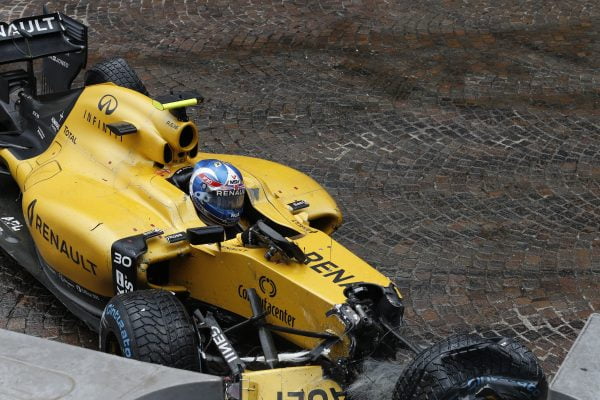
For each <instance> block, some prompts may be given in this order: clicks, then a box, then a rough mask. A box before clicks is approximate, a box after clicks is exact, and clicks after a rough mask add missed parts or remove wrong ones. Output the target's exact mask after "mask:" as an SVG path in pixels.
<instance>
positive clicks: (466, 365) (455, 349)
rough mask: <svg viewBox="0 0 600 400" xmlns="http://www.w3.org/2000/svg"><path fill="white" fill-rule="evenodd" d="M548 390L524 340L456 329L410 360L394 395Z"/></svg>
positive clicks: (422, 397)
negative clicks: (458, 333)
mask: <svg viewBox="0 0 600 400" xmlns="http://www.w3.org/2000/svg"><path fill="white" fill-rule="evenodd" d="M546 393H547V383H546V378H545V376H544V373H543V371H542V369H541V368H540V366H539V364H538V361H537V359H536V357H535V356H534V355H533V353H531V351H529V349H527V348H526V347H525V346H523V345H522V344H521V343H519V342H517V341H516V340H514V339H509V338H494V339H485V338H482V337H480V336H477V335H454V336H450V337H448V338H446V339H444V340H442V341H440V342H438V343H436V344H434V345H433V346H431V347H429V348H428V349H426V350H424V351H423V352H421V353H420V354H419V355H417V357H416V358H415V359H414V360H413V361H412V362H411V363H410V364H408V366H407V367H406V369H405V370H404V372H403V374H402V375H401V377H400V379H399V380H398V382H397V383H396V388H395V390H394V400H408V399H411V400H434V399H435V400H455V399H465V400H475V399H493V400H541V399H545V398H546Z"/></svg>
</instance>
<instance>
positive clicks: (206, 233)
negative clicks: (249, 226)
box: [187, 225, 225, 245]
mask: <svg viewBox="0 0 600 400" xmlns="http://www.w3.org/2000/svg"><path fill="white" fill-rule="evenodd" d="M187 239H188V242H189V243H190V244H192V245H199V244H211V243H221V242H223V241H224V240H225V229H224V228H223V227H222V226H219V225H214V226H202V227H200V228H190V229H188V230H187Z"/></svg>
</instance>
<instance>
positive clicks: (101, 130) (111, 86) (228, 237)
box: [0, 12, 546, 400]
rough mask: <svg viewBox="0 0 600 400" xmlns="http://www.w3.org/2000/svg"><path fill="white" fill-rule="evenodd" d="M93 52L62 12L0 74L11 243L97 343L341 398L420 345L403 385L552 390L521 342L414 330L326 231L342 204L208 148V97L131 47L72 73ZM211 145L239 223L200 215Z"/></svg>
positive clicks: (271, 387) (404, 394) (376, 280)
mask: <svg viewBox="0 0 600 400" xmlns="http://www.w3.org/2000/svg"><path fill="white" fill-rule="evenodd" d="M38 59H39V60H41V67H42V79H41V82H39V85H38V82H37V80H36V77H35V75H34V70H35V68H34V60H38ZM86 61H87V28H86V27H85V26H84V25H82V24H81V23H79V22H77V21H75V20H73V19H71V18H69V17H67V16H65V15H62V14H59V13H54V14H52V13H47V12H45V13H44V15H41V16H35V17H29V18H24V19H20V20H17V21H13V22H12V23H7V24H4V23H3V24H0V63H2V64H9V63H15V62H21V63H25V64H26V65H27V69H12V70H9V69H6V68H5V69H3V72H1V73H0V184H1V185H2V190H1V193H0V246H1V247H2V249H3V250H4V251H5V252H6V253H7V254H9V255H10V256H12V257H13V258H14V259H15V260H17V261H18V262H19V264H20V265H22V266H24V267H25V268H26V269H27V270H28V271H29V272H30V273H31V274H32V275H33V276H35V277H36V278H37V279H38V280H39V281H40V282H42V283H43V284H44V285H45V286H46V287H47V288H48V289H49V290H51V291H52V292H53V293H54V295H55V296H56V297H58V298H59V299H60V300H61V301H62V302H63V303H64V304H65V305H66V306H67V307H68V308H69V310H71V311H72V312H73V313H74V314H75V315H76V316H78V317H79V318H81V319H82V320H83V321H85V322H86V323H87V324H88V325H89V327H90V328H91V329H93V330H95V331H97V332H99V337H100V348H101V350H102V351H105V352H111V353H115V354H118V355H122V356H124V357H129V358H134V359H138V360H142V361H148V362H154V363H160V364H164V365H167V366H172V367H176V368H184V369H189V370H195V371H202V372H206V373H211V374H217V375H221V376H223V377H224V379H223V382H224V391H223V393H222V396H223V398H230V399H248V400H250V399H256V400H260V399H268V400H288V399H301V400H304V399H306V400H313V399H314V400H326V399H328V400H329V399H331V400H339V399H344V398H346V397H348V398H350V397H351V394H347V392H346V389H347V388H348V385H349V384H350V383H352V382H353V380H354V379H356V377H357V376H358V375H359V374H360V373H361V363H360V361H361V360H363V359H364V358H365V357H367V356H368V357H375V358H377V357H380V358H393V357H394V355H395V354H396V350H397V349H400V348H404V349H409V350H413V351H414V352H416V353H417V354H416V357H415V358H414V360H413V361H412V362H411V363H410V364H409V365H408V366H406V368H405V369H404V372H403V373H402V374H401V375H400V376H398V377H394V380H397V384H396V385H395V390H394V393H393V394H392V396H393V398H394V399H396V400H400V399H524V400H531V399H542V398H544V396H545V391H546V387H545V386H546V381H545V378H544V374H543V372H542V371H541V369H540V367H539V365H538V363H537V360H536V359H535V357H534V356H533V355H532V353H531V352H530V351H528V350H527V349H526V348H525V347H524V346H523V345H521V344H519V343H518V342H517V341H515V340H513V339H509V338H500V337H498V338H485V339H484V338H481V337H479V336H477V335H458V336H452V337H450V338H448V339H445V340H443V341H441V342H439V343H437V344H434V345H433V346H431V347H429V348H427V349H424V350H423V349H421V348H419V347H417V346H415V345H413V344H410V343H409V342H408V340H406V339H405V338H404V337H403V335H401V334H400V332H401V330H399V328H400V327H401V326H402V324H403V311H404V308H403V305H402V296H401V294H400V292H399V291H398V289H397V288H396V286H395V285H394V284H393V283H392V282H391V281H390V279H388V278H386V277H385V276H383V275H382V274H381V273H379V272H378V271H377V270H375V269H374V268H372V267H371V266H369V265H368V264H367V263H366V262H365V261H363V260H361V259H360V258H359V257H357V256H356V255H354V254H352V253H351V252H350V251H349V250H347V249H346V248H345V247H344V246H342V245H341V244H339V243H337V242H336V241H335V240H333V239H332V238H331V236H330V235H331V234H332V233H333V232H334V231H335V230H336V229H337V228H338V227H339V225H340V224H341V221H342V216H341V214H340V211H339V209H338V207H337V205H336V203H335V201H334V200H333V199H332V198H331V197H330V196H329V194H328V193H327V192H326V191H325V190H324V189H323V188H322V187H321V186H320V185H319V184H318V183H316V182H315V181H314V180H313V179H311V178H310V177H308V176H306V175H303V174H302V173H300V172H298V171H296V170H293V169H291V168H288V167H285V166H283V165H279V164H276V163H273V162H270V161H265V160H261V159H256V158H251V157H243V156H235V155H227V154H205V153H199V152H198V147H199V146H198V131H197V128H196V125H195V124H194V123H193V122H192V121H190V120H189V118H188V115H187V113H186V107H190V106H194V105H198V104H199V103H200V102H201V101H202V97H201V96H199V95H198V94H194V93H187V94H186V93H183V94H166V95H164V96H158V97H155V98H151V97H149V94H148V92H147V90H146V88H145V87H144V85H143V83H142V82H141V81H140V79H139V78H138V77H137V75H136V74H135V72H134V71H133V70H131V69H130V67H129V66H128V65H127V63H126V62H125V61H124V60H122V59H113V60H109V61H105V62H102V63H100V64H98V65H96V66H94V67H92V68H90V69H89V70H87V72H86V74H85V79H84V81H85V85H84V87H81V88H72V87H71V86H72V85H71V84H72V82H73V80H74V78H75V77H76V76H77V74H78V73H79V72H80V71H81V70H82V68H84V67H85V65H86ZM40 87H41V89H40ZM40 92H43V93H44V94H40ZM200 147H201V143H200ZM203 160H204V161H206V160H208V161H207V162H208V163H209V164H210V163H212V166H214V167H215V168H220V167H223V165H227V166H235V169H231V171H234V173H233V175H232V176H229V178H228V179H230V181H229V184H231V186H232V188H231V193H229V192H228V193H220V194H217V196H227V195H231V196H236V195H238V196H239V195H240V193H242V198H241V201H240V202H239V204H238V205H237V207H239V213H238V214H236V217H237V218H236V220H235V224H228V223H224V224H218V223H214V221H212V222H211V221H210V220H209V219H207V218H205V215H203V214H202V213H199V212H198V208H197V207H196V206H195V202H194V196H195V195H196V193H190V187H191V185H190V180H191V179H194V177H196V176H199V175H198V173H197V168H196V169H195V168H194V166H196V165H197V164H198V162H200V161H203ZM231 171H230V172H231ZM242 177H243V182H242ZM204 178H205V181H204V183H205V184H206V185H208V186H210V185H211V184H212V183H214V182H213V180H215V179H216V178H213V180H211V179H209V178H207V177H206V176H205V177H204ZM225 222H227V221H225Z"/></svg>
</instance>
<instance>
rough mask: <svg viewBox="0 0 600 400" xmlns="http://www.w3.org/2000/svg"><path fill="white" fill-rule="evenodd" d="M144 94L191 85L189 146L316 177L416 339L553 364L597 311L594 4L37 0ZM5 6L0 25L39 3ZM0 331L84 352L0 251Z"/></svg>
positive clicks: (598, 56)
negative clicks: (77, 24) (122, 63)
mask: <svg viewBox="0 0 600 400" xmlns="http://www.w3.org/2000/svg"><path fill="white" fill-rule="evenodd" d="M47 3H48V4H49V7H50V9H51V10H60V11H62V12H64V13H66V14H69V15H71V16H73V17H74V18H77V19H79V20H82V21H84V22H86V23H87V24H89V26H90V46H91V47H90V65H92V64H93V63H94V62H96V61H99V60H101V59H104V58H106V57H114V56H121V57H125V58H126V59H127V60H128V61H129V63H130V64H131V65H132V66H133V67H134V68H135V69H136V70H137V71H138V72H139V74H140V76H141V78H142V79H143V80H144V82H145V83H146V86H147V87H148V89H149V91H150V93H151V94H152V95H154V96H157V95H160V94H164V93H167V92H168V90H169V89H174V90H185V89H191V90H199V91H200V92H201V93H203V94H204V96H205V97H206V102H205V104H204V106H203V107H202V108H201V109H200V110H199V112H197V113H195V114H194V116H193V117H194V120H195V121H196V122H197V123H198V124H199V127H200V141H201V146H202V149H203V150H206V151H210V152H228V153H237V154H244V155H252V156H256V157H262V158H266V159H270V160H273V161H277V162H280V163H284V164H287V165H291V166H292V167H295V168H297V169H299V170H301V171H303V172H305V173H307V174H309V175H311V176H312V177H313V178H315V179H316V180H317V181H318V182H320V183H322V184H323V185H324V186H325V187H326V188H327V189H328V190H329V191H330V192H331V194H332V195H333V196H334V197H335V198H336V200H337V201H338V202H339V205H340V207H341V208H342V210H343V212H344V217H345V223H344V225H343V226H342V227H341V228H340V230H339V231H338V232H337V233H336V235H335V238H336V239H337V240H339V241H340V242H341V243H342V244H343V245H345V246H347V247H348V248H349V249H351V250H352V251H353V252H355V253H356V254H357V255H359V256H360V257H363V258H364V259H366V260H367V261H368V262H370V263H372V264H373V265H374V266H375V267H376V268H378V269H380V270H381V271H382V272H384V273H385V274H387V275H389V276H390V277H391V278H392V279H394V281H395V282H396V283H397V284H398V285H399V287H400V288H401V290H402V293H403V295H404V296H405V302H406V306H407V310H406V316H407V320H408V322H409V326H410V329H409V332H408V334H409V335H410V336H411V338H412V339H413V340H415V341H416V342H418V343H420V344H429V343H431V342H432V341H434V340H436V339H439V338H441V337H444V336H446V335H448V334H451V333H457V332H481V333H484V334H490V335H496V334H502V335H509V336H515V337H518V338H519V339H520V340H521V341H523V342H524V343H525V344H526V345H527V346H529V347H530V348H532V349H533V351H534V352H535V354H536V355H537V356H538V357H539V358H540V360H541V362H542V365H543V366H544V369H545V370H546V371H547V372H548V373H549V374H552V373H554V372H556V370H557V369H558V366H559V365H560V363H561V362H562V360H563V359H564V357H565V355H566V352H567V350H568V349H569V347H570V346H571V345H572V343H573V341H574V340H575V338H576V337H577V334H578V332H579V330H580V329H581V328H582V327H583V325H584V323H585V321H586V319H587V317H588V316H589V314H590V313H592V312H594V311H597V310H599V309H600V233H599V231H600V134H599V132H600V95H599V92H598V88H599V87H600V72H599V71H600V68H599V66H600V23H599V21H600V2H599V1H598V0H561V1H550V2H543V1H539V0H460V1H458V0H422V1H414V0H395V1H384V0H377V1H374V0H348V1H341V0H282V1H270V0H257V1H247V0H211V1H206V0H164V1H163V0H160V1H159V0H153V1H150V0H128V1H117V0H109V1H106V0H48V1H47ZM39 10H40V2H39V1H38V0H2V1H1V2H0V20H2V21H8V20H12V19H15V18H19V17H22V16H27V15H32V14H34V13H39ZM0 327H2V328H6V329H10V330H14V331H19V332H25V333H29V334H32V335H37V336H41V337H49V338H54V339H56V340H59V341H63V342H67V343H72V344H78V345H80V346H86V347H90V348H96V347H97V342H96V335H93V334H92V333H90V332H89V331H88V330H87V329H86V328H85V326H83V324H81V323H80V322H78V321H77V319H76V318H74V317H73V316H72V315H71V314H70V313H69V312H68V311H67V310H66V309H65V308H64V307H63V306H62V305H61V304H60V303H59V302H58V301H57V300H56V299H54V298H53V297H52V295H50V294H49V293H48V292H47V291H46V290H45V289H43V288H41V287H40V286H39V285H38V284H36V283H35V282H34V281H33V279H32V278H31V277H30V276H29V275H28V274H26V273H24V272H22V271H21V270H20V268H19V266H18V265H15V263H13V262H12V261H10V260H9V259H8V257H7V256H6V255H4V254H0Z"/></svg>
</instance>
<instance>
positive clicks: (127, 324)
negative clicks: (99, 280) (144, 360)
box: [100, 298, 139, 359]
mask: <svg viewBox="0 0 600 400" xmlns="http://www.w3.org/2000/svg"><path fill="white" fill-rule="evenodd" d="M110 334H113V335H114V336H115V338H116V340H117V344H118V345H119V347H120V349H121V355H122V356H123V357H126V358H133V359H138V358H139V355H138V351H137V346H136V341H135V339H134V338H135V336H134V334H133V330H132V326H131V321H130V320H129V315H128V314H127V312H126V310H125V308H124V307H123V306H122V302H120V301H115V299H114V298H113V299H112V300H111V301H110V302H109V303H108V304H107V305H106V307H105V308H104V311H103V313H102V318H101V320H100V350H101V351H103V352H108V345H109V336H110Z"/></svg>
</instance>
